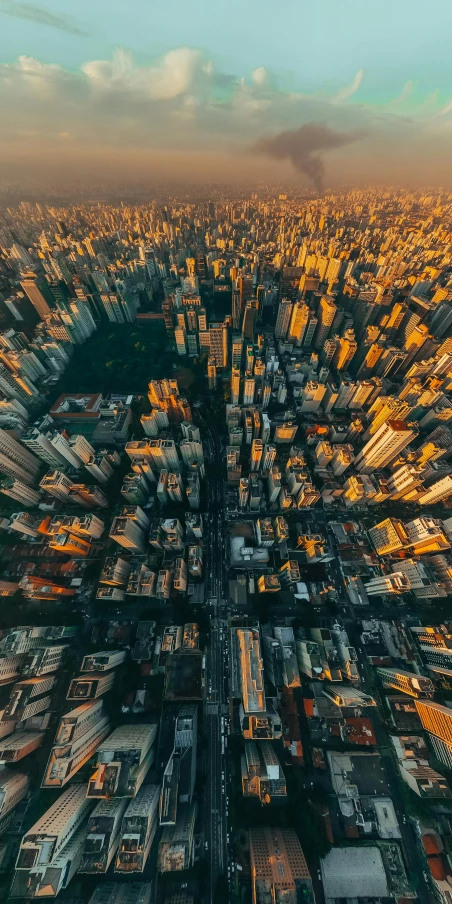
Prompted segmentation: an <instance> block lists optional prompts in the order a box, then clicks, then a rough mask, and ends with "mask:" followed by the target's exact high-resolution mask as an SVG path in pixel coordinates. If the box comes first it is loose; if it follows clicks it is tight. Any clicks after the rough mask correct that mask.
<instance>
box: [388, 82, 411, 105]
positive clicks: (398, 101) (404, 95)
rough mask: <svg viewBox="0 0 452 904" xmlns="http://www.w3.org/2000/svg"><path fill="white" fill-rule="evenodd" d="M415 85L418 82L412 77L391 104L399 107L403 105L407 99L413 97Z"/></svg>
mask: <svg viewBox="0 0 452 904" xmlns="http://www.w3.org/2000/svg"><path fill="white" fill-rule="evenodd" d="M415 85H416V82H414V81H413V80H412V79H410V81H408V82H405V84H404V86H403V88H402V90H401V92H400V94H399V96H398V97H396V98H395V99H394V100H393V101H392V102H391V106H393V107H398V106H401V105H402V104H404V103H405V101H407V100H408V98H410V97H411V95H412V93H413V91H414V88H415Z"/></svg>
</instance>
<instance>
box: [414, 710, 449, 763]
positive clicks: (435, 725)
mask: <svg viewBox="0 0 452 904" xmlns="http://www.w3.org/2000/svg"><path fill="white" fill-rule="evenodd" d="M415 704H416V710H417V714H418V716H419V718H420V720H421V722H422V728H423V729H424V731H426V732H427V736H428V740H429V741H430V744H431V745H432V747H433V750H434V752H435V756H436V758H437V759H438V760H439V761H440V763H443V764H444V766H446V768H447V769H451V768H452V710H451V709H450V708H449V707H448V706H442V705H441V704H440V703H434V702H433V700H415Z"/></svg>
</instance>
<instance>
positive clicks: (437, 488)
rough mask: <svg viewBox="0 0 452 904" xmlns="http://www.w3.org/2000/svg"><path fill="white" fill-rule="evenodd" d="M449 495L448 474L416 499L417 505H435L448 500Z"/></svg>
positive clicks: (450, 479) (451, 479)
mask: <svg viewBox="0 0 452 904" xmlns="http://www.w3.org/2000/svg"><path fill="white" fill-rule="evenodd" d="M451 495H452V475H450V474H448V475H446V477H442V478H441V479H440V480H437V481H436V483H434V484H432V486H430V487H429V488H428V490H426V492H425V493H422V494H421V495H420V496H419V497H418V499H419V505H436V503H438V502H442V500H443V499H448V498H449V496H451Z"/></svg>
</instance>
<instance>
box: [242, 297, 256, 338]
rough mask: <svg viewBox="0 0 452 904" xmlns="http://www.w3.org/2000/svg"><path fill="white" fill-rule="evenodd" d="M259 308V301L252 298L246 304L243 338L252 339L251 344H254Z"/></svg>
mask: <svg viewBox="0 0 452 904" xmlns="http://www.w3.org/2000/svg"><path fill="white" fill-rule="evenodd" d="M258 306H259V304H258V301H257V299H255V298H252V299H250V300H249V301H247V302H246V305H245V309H244V311H243V320H242V336H243V338H244V339H250V340H251V342H253V340H254V330H255V326H256V320H257V315H258Z"/></svg>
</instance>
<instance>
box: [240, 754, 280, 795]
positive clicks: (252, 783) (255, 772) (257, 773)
mask: <svg viewBox="0 0 452 904" xmlns="http://www.w3.org/2000/svg"><path fill="white" fill-rule="evenodd" d="M241 769H242V793H243V796H244V797H257V798H258V799H259V800H260V802H261V804H269V803H270V802H273V803H276V802H278V801H283V800H284V798H285V797H287V788H286V780H285V776H284V772H283V769H282V766H281V763H280V762H279V759H278V757H277V755H276V753H275V751H274V750H273V746H272V744H271V742H270V741H261V742H260V743H259V744H257V743H255V742H254V741H247V743H246V744H245V753H244V754H242V757H241Z"/></svg>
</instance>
